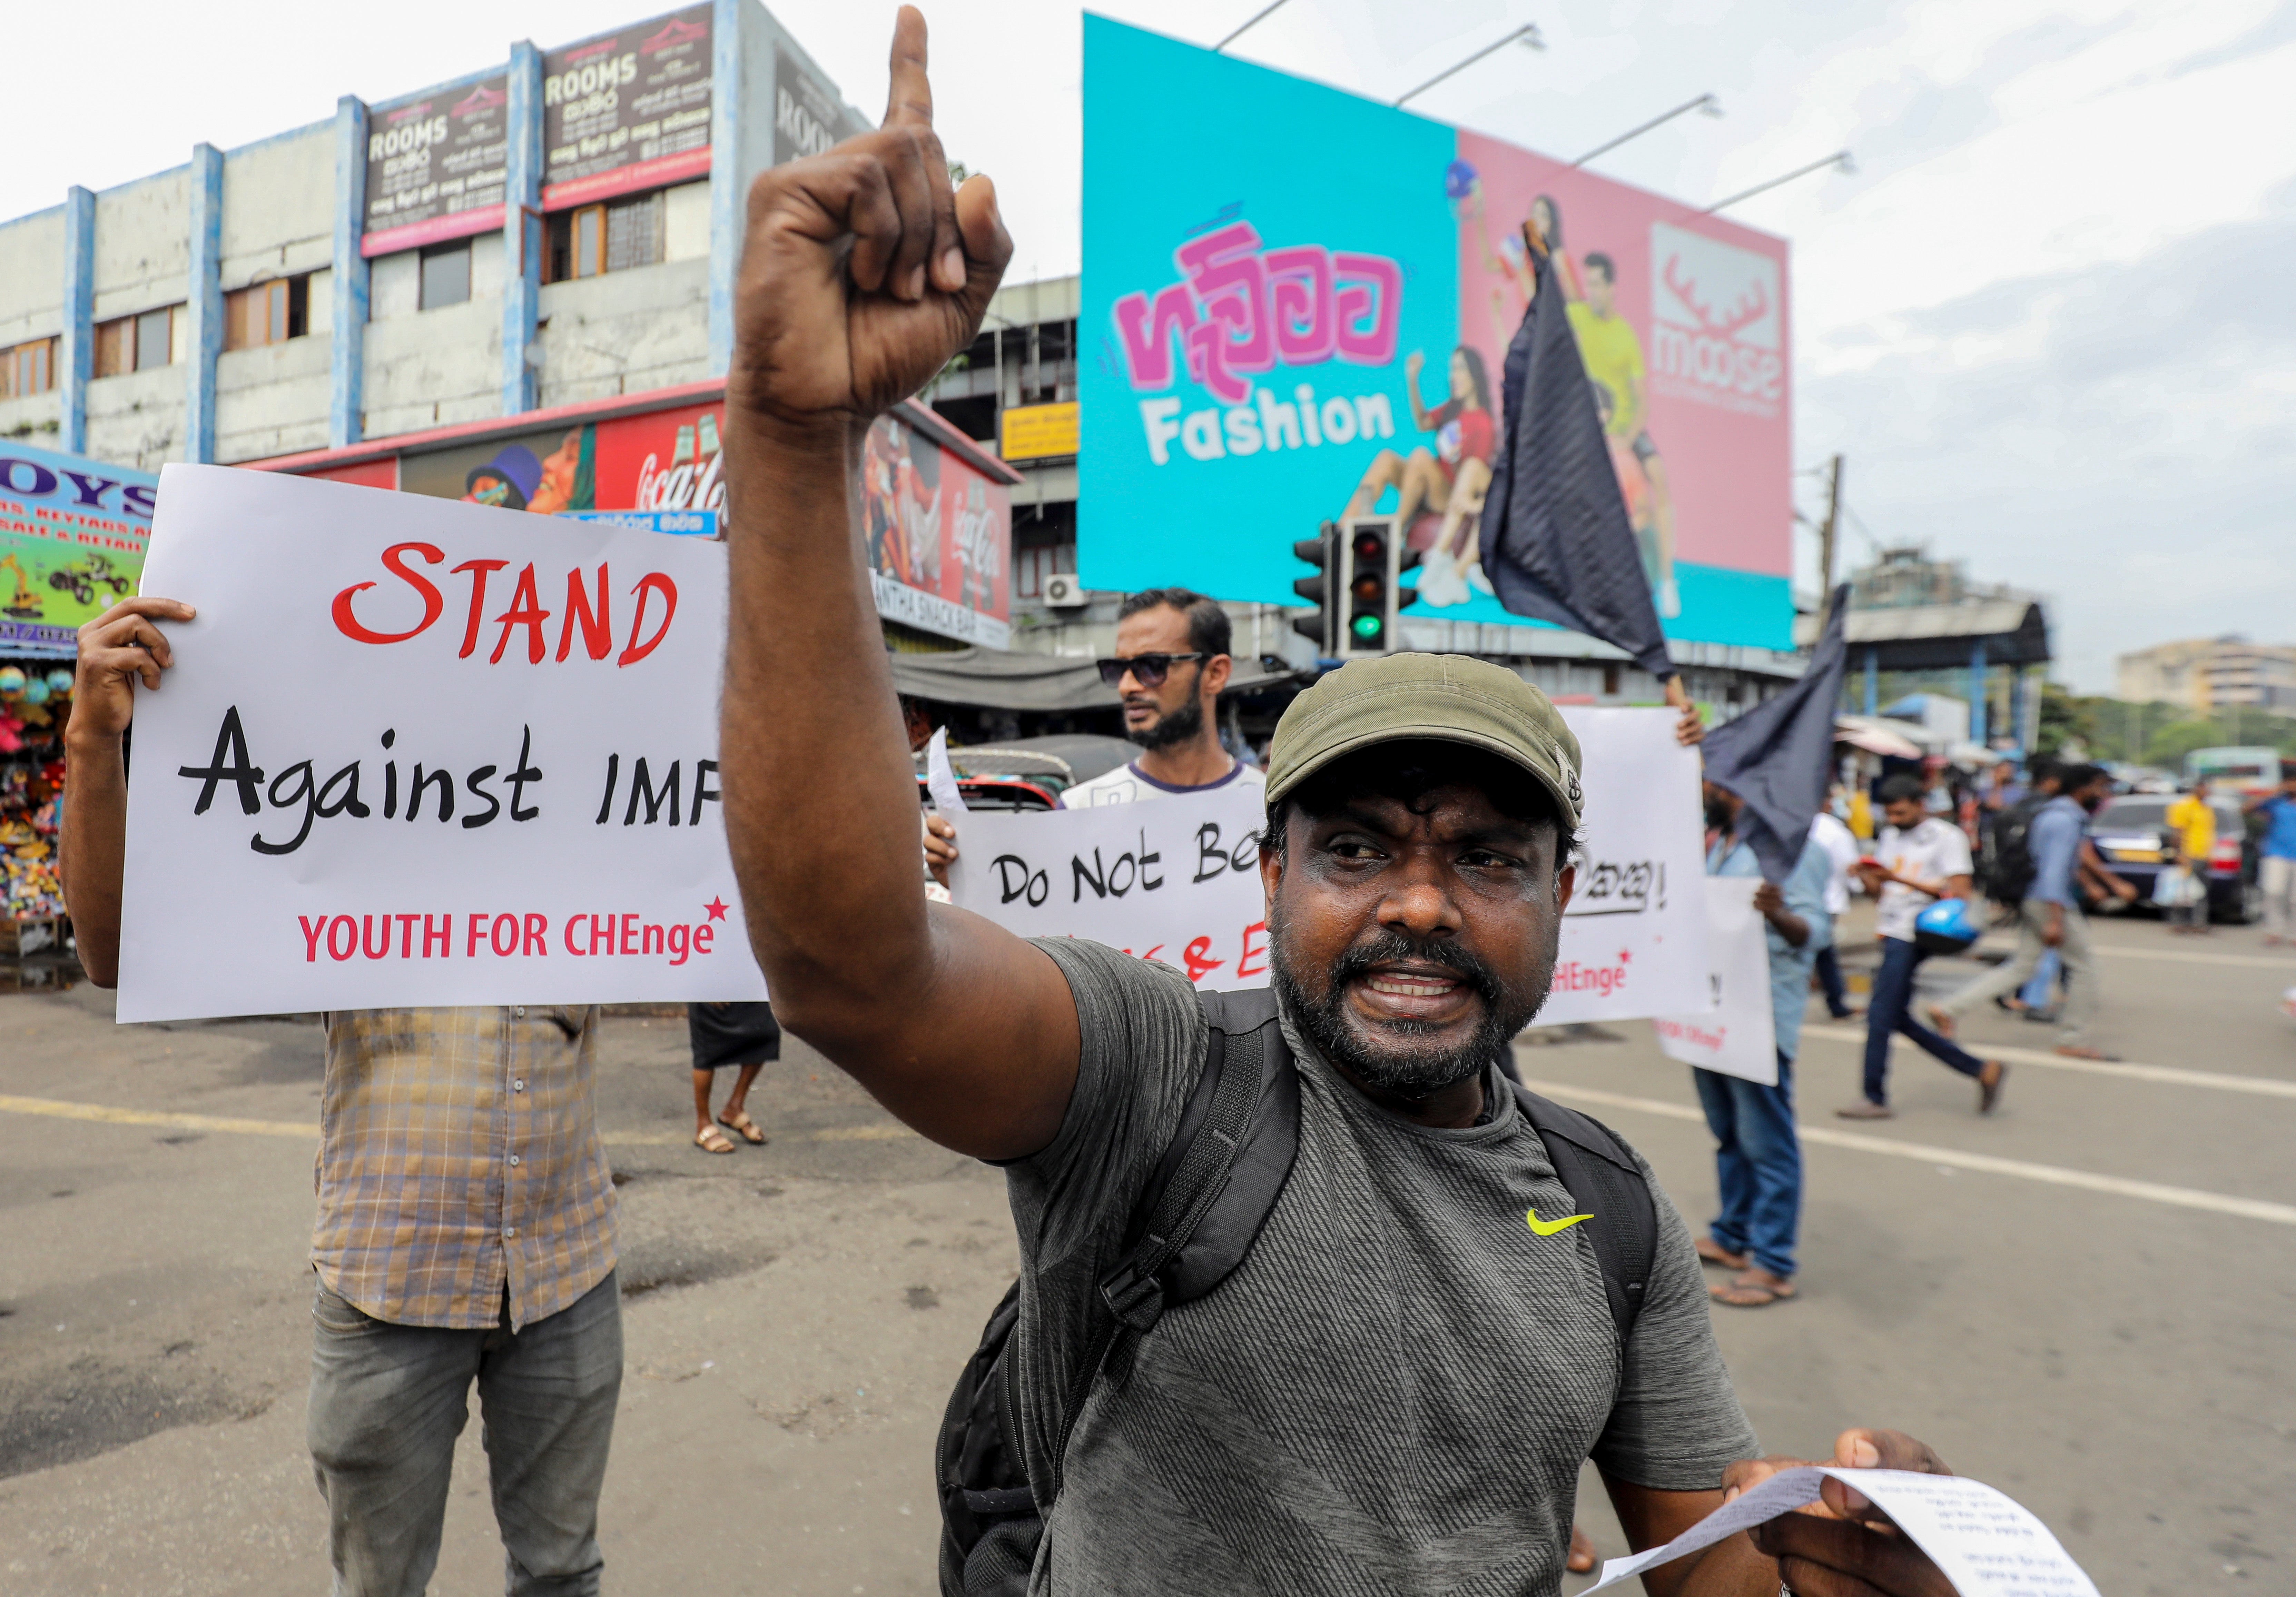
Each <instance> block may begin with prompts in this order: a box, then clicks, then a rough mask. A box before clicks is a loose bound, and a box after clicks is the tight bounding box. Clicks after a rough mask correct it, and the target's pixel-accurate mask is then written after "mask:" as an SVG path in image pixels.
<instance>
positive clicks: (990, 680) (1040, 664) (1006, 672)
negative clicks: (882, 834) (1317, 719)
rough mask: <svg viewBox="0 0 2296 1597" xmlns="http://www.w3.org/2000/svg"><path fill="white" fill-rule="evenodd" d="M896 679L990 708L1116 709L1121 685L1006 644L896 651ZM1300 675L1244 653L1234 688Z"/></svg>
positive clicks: (1084, 664)
mask: <svg viewBox="0 0 2296 1597" xmlns="http://www.w3.org/2000/svg"><path fill="white" fill-rule="evenodd" d="M890 658H891V659H892V662H893V683H894V685H895V686H896V687H898V689H899V690H900V691H901V692H902V693H903V694H904V695H906V697H908V698H912V699H931V700H935V701H936V702H938V703H941V704H971V705H977V706H979V707H980V708H984V709H1014V710H1019V709H1033V710H1064V711H1068V712H1070V713H1075V712H1077V711H1081V710H1095V709H1114V708H1116V690H1115V689H1113V688H1111V687H1110V686H1109V685H1108V684H1105V683H1103V682H1102V681H1101V679H1100V668H1099V667H1097V666H1096V665H1095V664H1094V663H1093V662H1092V661H1091V660H1089V659H1078V658H1076V657H1075V656H1073V655H1057V654H1015V653H1013V652H1011V651H1006V650H1002V649H980V648H972V649H957V650H952V651H949V652H947V653H945V654H895V655H893V656H891V657H890ZM1298 680H1300V673H1299V672H1297V671H1292V670H1289V669H1285V670H1274V671H1271V670H1268V669H1267V668H1266V667H1263V666H1260V665H1259V664H1257V663H1254V662H1251V661H1247V660H1242V659H1239V660H1237V661H1236V662H1235V675H1234V676H1233V677H1231V678H1230V679H1229V681H1228V687H1227V692H1230V693H1250V692H1257V691H1259V689H1261V688H1269V687H1275V686H1278V685H1280V684H1284V683H1288V682H1296V681H1298Z"/></svg>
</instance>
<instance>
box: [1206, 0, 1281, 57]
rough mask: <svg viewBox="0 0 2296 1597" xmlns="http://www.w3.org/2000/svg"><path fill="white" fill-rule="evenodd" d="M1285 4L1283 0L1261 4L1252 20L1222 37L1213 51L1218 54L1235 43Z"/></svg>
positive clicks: (1252, 15) (1253, 14) (1273, 0)
mask: <svg viewBox="0 0 2296 1597" xmlns="http://www.w3.org/2000/svg"><path fill="white" fill-rule="evenodd" d="M1282 6H1283V0H1268V4H1266V5H1263V6H1261V7H1260V8H1259V10H1258V11H1256V12H1252V13H1251V20H1250V21H1247V22H1246V23H1244V25H1243V26H1242V27H1241V28H1239V29H1236V30H1235V31H1234V33H1231V34H1229V35H1228V36H1227V37H1226V38H1224V39H1222V40H1221V41H1220V42H1219V43H1218V44H1217V45H1213V46H1212V53H1213V54H1214V55H1218V53H1220V52H1221V51H1223V50H1225V49H1226V48H1227V47H1228V46H1229V45H1233V44H1234V43H1235V42H1236V40H1238V39H1240V38H1242V37H1243V36H1244V35H1245V34H1247V33H1250V32H1251V30H1252V29H1255V28H1257V27H1259V24H1260V22H1261V20H1263V19H1265V18H1267V16H1268V15H1270V14H1271V13H1272V12H1275V11H1276V10H1278V9H1280V8H1281V7H1282Z"/></svg>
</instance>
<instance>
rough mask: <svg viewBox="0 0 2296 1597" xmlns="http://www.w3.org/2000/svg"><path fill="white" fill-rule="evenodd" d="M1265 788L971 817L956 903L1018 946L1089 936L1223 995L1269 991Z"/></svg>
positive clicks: (955, 876)
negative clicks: (1015, 938)
mask: <svg viewBox="0 0 2296 1597" xmlns="http://www.w3.org/2000/svg"><path fill="white" fill-rule="evenodd" d="M1266 822H1267V815H1266V811H1265V809H1264V808H1263V807H1262V804H1261V801H1260V790H1259V789H1258V788H1256V787H1253V788H1247V787H1244V786H1243V785H1242V784H1241V783H1235V784H1232V785H1231V786H1229V787H1226V788H1223V789H1220V790H1218V791H1217V792H1212V793H1207V794H1201V795H1194V796H1190V797H1186V798H1160V799H1157V800H1156V801H1155V802H1153V803H1151V804H1111V805H1102V806H1098V807H1093V808H1089V809H1078V810H1054V811H1050V812H1045V811H1036V812H1027V811H1023V812H1020V813H1014V814H998V813H996V812H994V811H988V810H977V811H974V812H973V813H972V814H970V815H966V816H965V817H964V848H963V850H962V851H961V852H960V853H959V854H958V855H957V856H956V863H955V864H954V865H952V866H951V867H950V868H949V878H948V886H949V896H950V897H952V898H953V899H954V900H955V903H956V905H957V907H958V908H960V909H969V910H972V911H974V912H975V913H979V914H982V915H986V916H988V919H990V920H992V921H996V923H997V924H998V925H1000V926H1002V927H1004V928H1005V930H1008V931H1013V932H1015V933H1018V934H1019V935H1020V936H1021V937H1031V938H1037V937H1047V938H1061V937H1070V938H1092V939H1093V940H1094V941H1095V942H1101V943H1106V944H1107V945H1108V946H1110V947H1111V948H1121V949H1122V950H1124V952H1125V953H1127V954H1137V955H1138V956H1139V957H1140V958H1142V959H1153V960H1161V961H1162V962H1164V963H1166V964H1168V965H1170V966H1172V967H1173V968H1174V969H1175V970H1185V972H1186V973H1187V977H1188V979H1189V980H1191V981H1193V982H1194V983H1195V984H1196V985H1197V986H1198V987H1205V988H1208V989H1211V990H1215V991H1222V992H1225V991H1229V990H1233V989H1235V988H1241V987H1266V986H1267V902H1266V896H1265V894H1264V893H1263V892H1262V891H1261V889H1260V885H1259V831H1260V828H1261V827H1262V826H1263V825H1265V824H1266Z"/></svg>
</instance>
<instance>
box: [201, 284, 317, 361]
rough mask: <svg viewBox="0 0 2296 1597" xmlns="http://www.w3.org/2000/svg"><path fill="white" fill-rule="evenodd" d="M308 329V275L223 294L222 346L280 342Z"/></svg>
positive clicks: (309, 311) (299, 335)
mask: <svg viewBox="0 0 2296 1597" xmlns="http://www.w3.org/2000/svg"><path fill="white" fill-rule="evenodd" d="M310 331H311V278H310V274H308V273H306V274H303V275H302V276H299V277H282V278H277V279H275V280H274V281H273V282H270V283H256V284H255V285H253V286H252V287H250V288H243V289H235V290H234V291H232V292H230V293H228V294H225V296H224V297H223V347H224V348H226V349H253V348H258V347H260V346H262V345H265V344H283V343H285V342H286V341H287V340H289V339H299V338H301V337H302V336H303V335H304V334H305V333H307V332H310Z"/></svg>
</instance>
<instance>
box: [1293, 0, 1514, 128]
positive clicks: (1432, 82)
mask: <svg viewBox="0 0 2296 1597" xmlns="http://www.w3.org/2000/svg"><path fill="white" fill-rule="evenodd" d="M1281 3H1282V0H1278V4H1281ZM1271 9H1272V8H1271ZM1518 40H1520V41H1521V44H1522V47H1523V48H1524V49H1526V50H1544V49H1546V40H1545V39H1543V38H1541V37H1539V36H1538V24H1537V23H1535V22H1525V23H1524V24H1523V25H1522V26H1521V27H1520V28H1518V29H1515V30H1514V31H1513V33H1510V34H1508V35H1507V36H1506V37H1505V38H1502V39H1495V40H1493V41H1492V42H1491V43H1489V44H1488V45H1484V46H1483V47H1482V48H1481V49H1480V50H1478V51H1476V52H1475V53H1473V54H1472V55H1471V56H1469V57H1467V59H1466V60H1464V61H1460V62H1458V63H1457V64H1456V65H1454V66H1448V67H1446V68H1444V69H1443V70H1441V71H1439V72H1438V73H1436V74H1435V76H1434V77H1432V78H1429V79H1428V80H1427V81H1426V82H1424V83H1423V84H1421V85H1420V86H1418V87H1417V88H1415V89H1414V90H1412V91H1411V93H1410V94H1403V95H1399V96H1398V97H1397V99H1396V101H1395V103H1396V104H1397V105H1398V106H1399V105H1401V104H1402V103H1403V102H1404V101H1406V100H1409V99H1413V98H1415V97H1416V96H1418V95H1420V94H1425V93H1426V92H1427V91H1428V90H1429V89H1431V88H1433V87H1434V86H1436V85H1437V84H1439V83H1440V82H1442V81H1443V80H1444V79H1445V78H1448V77H1450V76H1451V75H1452V74H1453V73H1454V72H1458V71H1462V70H1465V69H1466V68H1468V67H1472V66H1473V65H1474V64H1475V63H1476V62H1477V61H1480V60H1482V59H1483V57H1485V56H1486V55H1489V54H1491V53H1494V52H1497V51H1499V50H1503V49H1505V47H1506V46H1507V45H1512V44H1514V43H1515V42H1516V41H1518Z"/></svg>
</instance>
